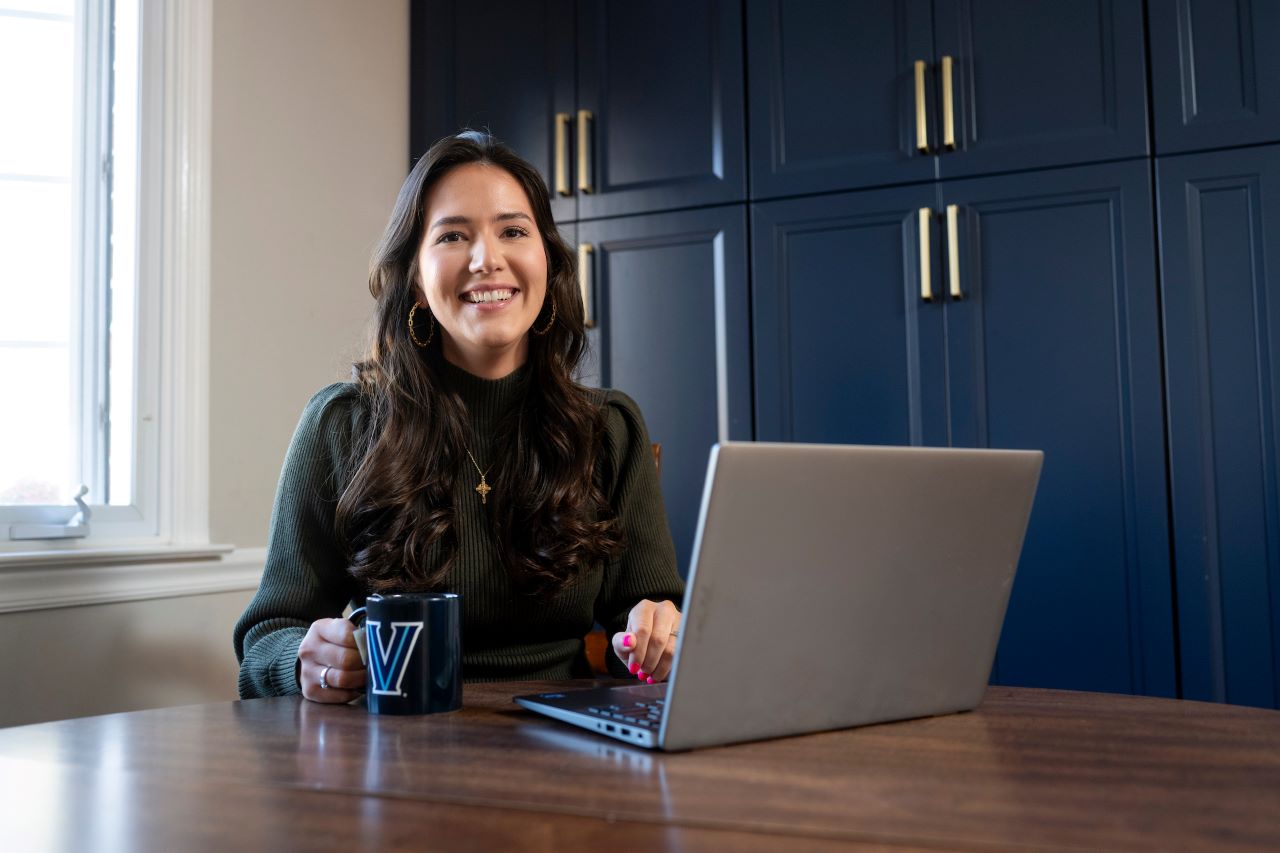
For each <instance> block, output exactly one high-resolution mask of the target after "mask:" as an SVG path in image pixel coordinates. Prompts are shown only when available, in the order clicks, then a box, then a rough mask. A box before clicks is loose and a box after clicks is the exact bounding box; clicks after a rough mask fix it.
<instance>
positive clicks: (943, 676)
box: [515, 442, 1044, 750]
mask: <svg viewBox="0 0 1280 853" xmlns="http://www.w3.org/2000/svg"><path fill="white" fill-rule="evenodd" d="M1043 458H1044V454H1043V453H1041V452H1040V451H1019V450H960V449H943V448H924V447H858V446H847V445H817V444H767V443H757V442H727V443H725V444H720V445H716V446H715V447H713V448H712V449H711V460H710V463H709V464H708V467H707V481H706V486H705V488H704V490H703V494H702V512H701V516H700V517H699V520H698V531H697V535H696V537H695V539H694V544H693V560H692V562H691V564H690V571H689V583H688V588H687V590H686V592H685V599H684V605H683V607H682V608H681V612H682V613H683V621H682V624H681V630H680V633H679V636H678V638H677V640H676V650H675V663H674V667H673V669H672V672H671V676H670V678H669V680H668V682H667V683H666V684H655V685H624V686H617V687H601V688H591V689H579V690H566V691H564V692H562V693H541V694H536V695H531V696H519V697H516V699H515V701H516V702H517V703H519V704H520V705H522V706H524V707H526V708H529V709H530V710H533V711H537V712H538V713H541V714H546V715H548V716H551V717H554V718H556V719H558V720H563V721H564V722H567V723H572V724H574V725H577V726H582V727H583V728H586V729H589V730H591V731H594V732H598V733H600V734H603V735H606V736H608V737H613V738H617V739H619V740H622V741H626V742H627V743H631V744H635V745H639V746H645V747H654V748H658V749H665V750H681V749H693V748H695V747H703V746H714V745H718V744H726V743H736V742H739V741H747V740H759V739H763V738H772V737H781V736H785V735H796V734H803V733H806V732H816V731H823V730H827V729H839V728H846V727H849V726H860V725H866V724H868V723H880V722H886V721H889V720H902V719H908V718H912V717H925V716H931V715H934V714H947V713H951V712H954V711H966V710H970V709H972V708H975V707H977V705H978V703H979V702H980V701H981V700H982V696H983V692H984V691H985V689H986V686H987V679H988V678H989V677H990V675H991V664H992V661H993V660H994V658H995V653H996V643H997V641H998V640H999V638H1000V626H1001V624H1002V623H1003V621H1004V612H1005V606H1006V604H1007V603H1008V601H1009V591H1010V589H1011V587H1012V586H1013V575H1014V571H1015V569H1016V568H1017V565H1018V555H1019V553H1020V552H1021V550H1022V539H1023V535H1024V534H1025V533H1026V529H1027V519H1028V517H1029V515H1030V513H1031V502H1032V498H1033V497H1034V495H1035V490H1036V483H1037V481H1038V480H1039V476H1040V465H1041V462H1042V460H1043ZM608 653H610V654H612V652H611V651H610V652H608Z"/></svg>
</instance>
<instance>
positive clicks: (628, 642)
mask: <svg viewBox="0 0 1280 853" xmlns="http://www.w3.org/2000/svg"><path fill="white" fill-rule="evenodd" d="M622 647H623V648H624V649H629V648H631V635H630V634H627V635H626V636H625V637H623V638H622Z"/></svg>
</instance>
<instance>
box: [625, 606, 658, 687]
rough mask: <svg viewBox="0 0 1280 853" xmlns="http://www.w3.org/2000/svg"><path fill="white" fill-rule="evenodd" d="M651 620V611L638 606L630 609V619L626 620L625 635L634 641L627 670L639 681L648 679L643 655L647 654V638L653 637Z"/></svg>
mask: <svg viewBox="0 0 1280 853" xmlns="http://www.w3.org/2000/svg"><path fill="white" fill-rule="evenodd" d="M648 603H650V602H641V604H648ZM651 619H652V610H651V609H650V608H641V606H640V605H639V604H638V605H636V606H635V607H634V608H632V610H631V617H630V618H629V619H628V620H627V633H628V634H630V635H631V637H632V638H633V639H634V640H635V645H634V646H633V647H632V649H631V655H630V657H628V658H627V669H628V670H629V671H630V672H631V674H632V675H634V676H635V677H636V678H639V679H640V680H641V681H643V680H644V679H646V678H648V677H649V673H648V672H646V671H645V670H644V660H645V655H647V654H648V653H649V638H650V637H651V636H652V635H653V623H652V621H651ZM641 672H644V675H641V674H640V673H641Z"/></svg>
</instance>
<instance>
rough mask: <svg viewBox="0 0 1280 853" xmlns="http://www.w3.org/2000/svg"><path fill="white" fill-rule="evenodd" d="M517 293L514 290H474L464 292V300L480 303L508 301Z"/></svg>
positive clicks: (475, 303) (474, 303)
mask: <svg viewBox="0 0 1280 853" xmlns="http://www.w3.org/2000/svg"><path fill="white" fill-rule="evenodd" d="M515 295H516V292H515V291H514V290H473V291H471V292H470V293H464V294H462V301H463V302H470V303H471V304H473V305H480V304H482V303H485V302H507V301H509V300H510V299H511V298H512V297H514V296H515Z"/></svg>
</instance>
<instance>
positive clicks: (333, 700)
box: [302, 662, 360, 704]
mask: <svg viewBox="0 0 1280 853" xmlns="http://www.w3.org/2000/svg"><path fill="white" fill-rule="evenodd" d="M324 669H325V667H323V666H317V665H316V664H312V663H305V662H304V663H303V665H302V695H303V697H305V698H307V699H310V700H311V701H312V702H324V703H326V704H339V703H344V702H350V701H351V700H352V699H354V698H356V697H357V696H359V695H360V693H359V691H357V690H344V689H341V688H338V687H334V686H333V683H332V681H331V680H330V679H331V678H332V677H333V674H334V670H333V669H332V668H330V670H329V672H328V673H324ZM322 673H324V674H325V681H326V682H327V683H328V684H329V687H328V688H324V687H321V686H320V675H321V674H322Z"/></svg>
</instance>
